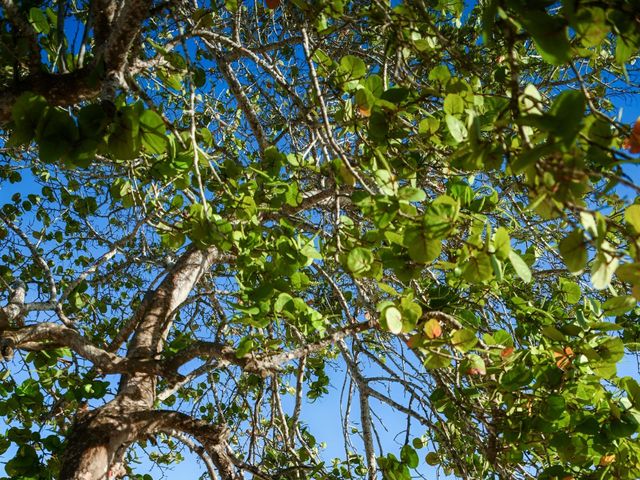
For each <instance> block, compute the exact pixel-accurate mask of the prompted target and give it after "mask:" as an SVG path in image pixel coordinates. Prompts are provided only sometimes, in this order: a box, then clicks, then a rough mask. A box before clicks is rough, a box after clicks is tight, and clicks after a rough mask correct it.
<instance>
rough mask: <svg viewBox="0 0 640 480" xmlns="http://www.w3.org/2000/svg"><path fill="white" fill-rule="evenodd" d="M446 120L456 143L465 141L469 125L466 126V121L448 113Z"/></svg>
mask: <svg viewBox="0 0 640 480" xmlns="http://www.w3.org/2000/svg"><path fill="white" fill-rule="evenodd" d="M445 120H446V122H447V128H448V129H449V133H451V136H452V137H453V139H454V140H455V141H456V143H460V142H463V141H464V140H465V139H466V138H467V127H465V126H464V123H462V122H461V121H460V120H458V119H457V118H456V117H453V116H451V115H447V116H446V118H445Z"/></svg>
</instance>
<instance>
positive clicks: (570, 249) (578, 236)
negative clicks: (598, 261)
mask: <svg viewBox="0 0 640 480" xmlns="http://www.w3.org/2000/svg"><path fill="white" fill-rule="evenodd" d="M558 247H559V249H560V255H562V259H563V260H564V263H565V265H566V266H567V268H568V269H569V271H570V272H571V273H580V272H582V271H583V270H584V269H585V267H586V266H587V245H586V242H585V240H584V233H583V231H582V230H580V229H578V230H574V231H573V232H571V233H570V234H569V235H567V236H566V237H565V238H564V239H563V240H561V241H560V244H559V245H558Z"/></svg>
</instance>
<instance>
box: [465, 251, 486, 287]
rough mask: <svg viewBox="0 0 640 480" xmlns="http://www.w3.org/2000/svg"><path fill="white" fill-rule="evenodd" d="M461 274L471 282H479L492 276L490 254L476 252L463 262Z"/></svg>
mask: <svg viewBox="0 0 640 480" xmlns="http://www.w3.org/2000/svg"><path fill="white" fill-rule="evenodd" d="M462 276H463V277H464V279H465V280H467V281H468V282H471V283H481V282H485V281H487V280H491V278H493V264H492V263H491V256H490V255H487V254H486V253H484V252H477V253H476V254H475V255H474V256H472V257H469V258H468V259H466V261H465V262H464V263H463V269H462Z"/></svg>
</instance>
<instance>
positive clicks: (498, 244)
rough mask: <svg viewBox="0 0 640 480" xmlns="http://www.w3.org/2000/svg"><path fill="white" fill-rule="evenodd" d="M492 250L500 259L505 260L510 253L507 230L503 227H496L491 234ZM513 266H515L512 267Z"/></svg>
mask: <svg viewBox="0 0 640 480" xmlns="http://www.w3.org/2000/svg"><path fill="white" fill-rule="evenodd" d="M493 251H494V253H495V255H496V257H498V258H499V259H500V260H505V259H507V258H508V257H509V254H510V253H511V240H510V238H509V231H508V230H507V229H506V228H504V227H498V228H497V229H496V233H494V234H493ZM514 268H515V267H514Z"/></svg>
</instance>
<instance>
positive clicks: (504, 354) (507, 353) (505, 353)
mask: <svg viewBox="0 0 640 480" xmlns="http://www.w3.org/2000/svg"><path fill="white" fill-rule="evenodd" d="M514 350H515V349H514V348H513V347H506V348H504V349H503V350H502V351H501V352H500V356H501V357H502V358H507V357H509V356H511V354H512V353H513V351H514Z"/></svg>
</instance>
